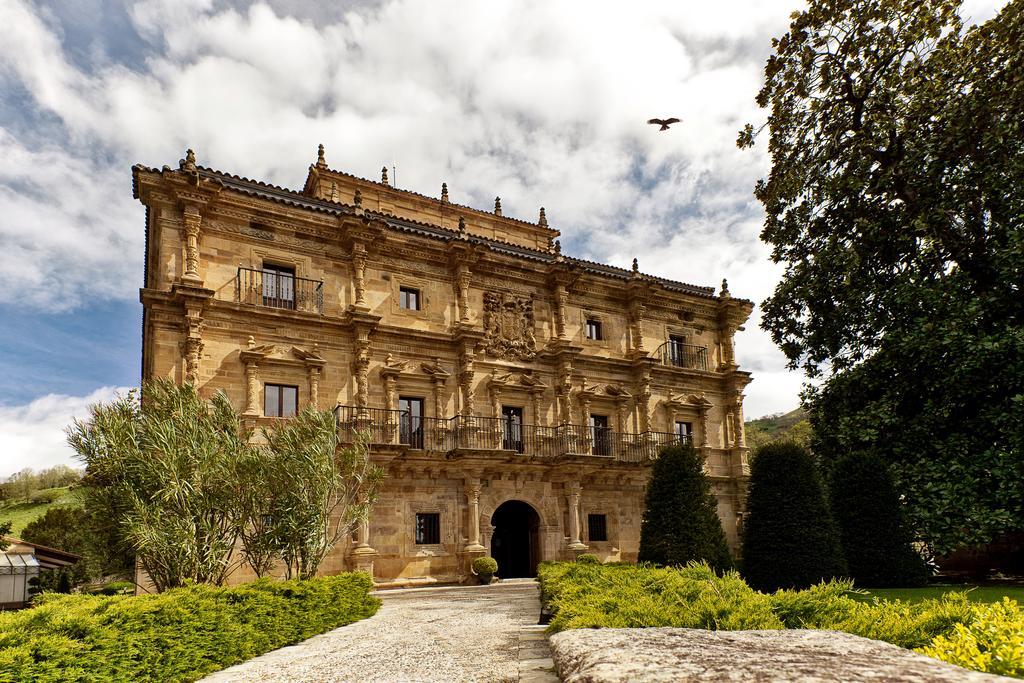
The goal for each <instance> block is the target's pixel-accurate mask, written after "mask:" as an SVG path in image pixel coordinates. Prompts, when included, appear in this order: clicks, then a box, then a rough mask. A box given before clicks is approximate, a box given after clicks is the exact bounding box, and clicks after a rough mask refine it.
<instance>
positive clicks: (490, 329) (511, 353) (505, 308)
mask: <svg viewBox="0 0 1024 683" xmlns="http://www.w3.org/2000/svg"><path fill="white" fill-rule="evenodd" d="M484 333H485V334H486V337H484V351H485V352H486V353H488V354H490V355H492V356H495V357H496V358H504V359H506V360H533V358H534V357H535V356H536V355H537V340H536V339H535V338H534V336H533V301H532V300H531V299H529V298H527V297H519V296H515V295H513V294H505V293H495V292H485V293H484Z"/></svg>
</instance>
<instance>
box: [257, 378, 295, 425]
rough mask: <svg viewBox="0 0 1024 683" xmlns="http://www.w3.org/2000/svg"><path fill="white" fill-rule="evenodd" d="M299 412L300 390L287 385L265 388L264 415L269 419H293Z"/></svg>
mask: <svg viewBox="0 0 1024 683" xmlns="http://www.w3.org/2000/svg"><path fill="white" fill-rule="evenodd" d="M297 412H299V388H298V387H291V386H287V385H285V384H267V385H264V387H263V414H264V415H266V416H267V417H292V416H293V415H295V413H297Z"/></svg>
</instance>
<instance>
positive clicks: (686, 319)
mask: <svg viewBox="0 0 1024 683" xmlns="http://www.w3.org/2000/svg"><path fill="white" fill-rule="evenodd" d="M133 187H134V195H135V197H136V198H138V199H139V200H141V202H142V203H143V204H144V205H145V206H146V262H145V284H144V287H143V288H142V290H141V300H142V304H143V307H144V314H143V352H142V359H143V360H142V362H143V376H144V378H146V379H152V378H156V377H167V378H172V379H174V380H175V381H179V382H192V383H193V384H195V385H196V386H197V387H198V388H199V390H200V391H201V392H202V393H203V394H204V395H212V393H213V392H215V391H216V390H223V391H225V392H226V393H227V395H228V396H229V397H230V399H231V400H232V401H233V402H234V403H235V405H237V406H238V407H239V408H240V409H241V410H243V411H244V415H245V417H246V419H247V420H250V421H251V422H252V423H253V424H263V425H273V424H275V423H276V421H278V420H281V419H285V418H287V417H288V416H290V415H292V414H294V413H295V412H296V411H298V410H301V409H302V408H303V407H305V406H307V405H314V406H317V407H319V408H320V409H323V410H334V411H335V414H336V415H337V419H338V428H339V430H340V431H341V434H342V436H343V437H344V438H345V439H347V440H351V439H352V438H353V436H354V435H355V434H356V433H357V432H365V431H369V432H370V434H371V435H372V438H371V442H372V443H371V453H372V456H373V458H374V459H375V460H376V461H377V462H379V464H380V465H382V466H383V467H384V468H385V470H386V473H387V477H386V479H385V482H384V485H383V488H382V491H381V495H380V498H379V500H378V502H377V503H376V505H375V506H374V508H373V510H372V513H371V515H370V518H369V521H368V522H367V523H366V524H364V525H363V526H362V527H361V528H360V529H359V530H358V532H357V533H356V534H355V535H354V537H353V538H352V539H351V542H349V543H347V544H346V545H345V546H343V547H338V548H335V550H334V551H333V553H332V555H331V556H329V557H328V558H327V560H326V561H325V562H324V563H323V565H322V567H321V571H322V572H324V573H334V572H338V571H343V570H348V569H355V568H361V569H365V570H368V571H371V572H372V574H373V576H374V577H375V579H376V581H377V582H379V583H380V584H382V585H415V584H418V583H429V582H455V581H463V580H466V579H467V575H468V565H469V563H470V561H471V560H472V559H473V558H475V557H478V556H480V555H483V554H490V555H492V556H493V557H494V558H495V559H497V560H498V564H499V575H501V576H504V577H513V576H530V575H533V573H534V572H535V571H536V566H537V563H538V562H539V561H541V560H555V559H571V558H573V557H574V556H575V555H577V554H579V553H581V552H590V553H594V554H595V555H597V556H598V557H599V558H601V559H602V560H605V561H613V560H623V561H634V560H636V557H637V551H638V547H639V541H640V521H641V517H642V514H643V496H644V487H645V482H646V480H647V477H648V476H649V472H650V463H651V461H652V459H653V458H654V457H656V455H657V453H658V450H659V449H660V448H661V447H662V446H664V445H666V444H670V443H675V442H679V441H681V440H692V441H693V443H694V445H695V446H696V447H697V448H698V450H699V451H700V452H701V453H702V454H703V455H704V457H705V462H706V470H707V472H708V474H709V475H710V477H711V479H712V481H713V485H714V491H715V494H716V496H717V498H718V511H719V515H720V516H721V519H722V522H723V525H724V528H725V530H726V534H727V536H728V538H729V541H730V544H731V545H732V547H733V548H734V549H735V548H736V546H737V541H738V533H739V528H740V525H741V523H742V517H743V509H744V500H745V487H746V481H747V475H748V468H747V462H746V459H747V449H746V447H745V443H744V438H743V390H744V388H745V387H746V385H747V384H748V382H749V381H750V375H749V373H746V372H742V371H740V370H739V369H738V367H737V364H736V361H735V356H734V350H733V335H734V333H735V332H736V330H737V329H738V328H739V327H740V326H741V325H742V324H743V323H744V322H745V321H746V319H747V318H748V316H749V315H750V312H751V310H752V308H753V305H752V304H751V302H749V301H746V300H743V299H737V298H733V297H732V296H730V294H729V291H728V288H727V287H726V286H725V283H724V282H723V286H722V289H721V291H720V292H718V293H716V292H715V290H714V289H713V288H711V287H699V286H694V285H689V284H683V283H681V282H675V281H672V280H667V279H665V278H661V277H657V276H654V275H647V274H644V273H641V272H640V271H639V269H638V267H637V263H636V261H635V260H634V262H633V267H632V269H631V270H630V269H623V268H616V267H613V266H609V265H604V264H600V263H593V262H590V261H585V260H582V259H577V258H572V257H570V256H567V255H564V254H562V252H561V247H560V245H559V242H558V240H557V237H558V236H559V233H558V231H557V230H555V229H553V228H552V227H550V226H549V225H548V222H547V219H546V217H545V213H544V209H543V208H542V209H540V214H539V218H538V220H537V222H528V221H523V220H519V219H515V218H510V217H506V216H503V215H502V211H501V202H500V200H499V199H496V200H495V205H494V209H493V211H481V210H478V209H473V208H470V207H467V206H461V205H458V204H454V203H452V202H451V201H450V200H449V198H448V189H447V187H446V186H445V185H442V188H441V196H440V197H427V196H424V195H421V194H417V193H415V192H410V191H407V190H400V189H398V188H395V187H393V186H392V185H391V184H390V183H389V181H388V177H387V170H386V169H384V171H383V172H382V177H381V179H380V181H370V180H365V179H362V178H357V177H355V176H352V175H349V174H347V173H343V172H340V171H336V170H333V169H331V168H330V167H328V165H327V163H326V161H325V159H324V152H323V147H321V148H320V154H319V157H318V159H317V161H316V163H315V164H313V165H311V166H310V168H309V175H308V176H307V179H306V184H305V186H304V187H303V189H302V191H293V190H288V189H284V188H281V187H276V186H273V185H268V184H266V183H262V182H258V181H253V180H248V179H246V178H241V177H239V176H235V175H230V174H228V173H223V172H220V171H215V170H212V169H208V168H204V167H201V166H198V165H197V164H196V161H195V156H194V154H193V153H192V152H191V150H190V151H188V153H187V154H186V158H185V159H183V160H182V161H181V162H180V163H179V165H178V168H175V169H172V168H170V167H168V166H165V167H164V168H163V169H155V168H147V167H144V166H135V167H134V169H133ZM244 578H246V577H244V576H242V575H241V574H239V575H237V576H235V577H233V579H234V580H242V579H244Z"/></svg>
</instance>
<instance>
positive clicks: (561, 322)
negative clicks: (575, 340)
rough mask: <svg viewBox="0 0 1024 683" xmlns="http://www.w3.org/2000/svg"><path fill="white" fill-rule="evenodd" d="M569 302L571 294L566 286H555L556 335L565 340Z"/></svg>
mask: <svg viewBox="0 0 1024 683" xmlns="http://www.w3.org/2000/svg"><path fill="white" fill-rule="evenodd" d="M568 301H569V292H568V291H567V290H566V288H565V285H562V284H559V285H556V286H555V335H556V336H557V337H558V339H565V310H566V305H567V303H568Z"/></svg>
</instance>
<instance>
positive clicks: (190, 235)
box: [181, 206, 203, 283]
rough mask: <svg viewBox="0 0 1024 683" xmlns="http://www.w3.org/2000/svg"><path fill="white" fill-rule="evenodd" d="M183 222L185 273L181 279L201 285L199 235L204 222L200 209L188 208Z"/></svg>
mask: <svg viewBox="0 0 1024 683" xmlns="http://www.w3.org/2000/svg"><path fill="white" fill-rule="evenodd" d="M182 222H183V231H184V233H185V273H184V274H183V275H182V276H181V277H182V279H183V280H190V281H191V282H193V283H199V282H201V280H200V278H199V234H200V227H201V225H202V222H203V218H202V215H201V214H200V213H199V208H198V207H196V206H186V207H185V208H184V209H183V211H182Z"/></svg>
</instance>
